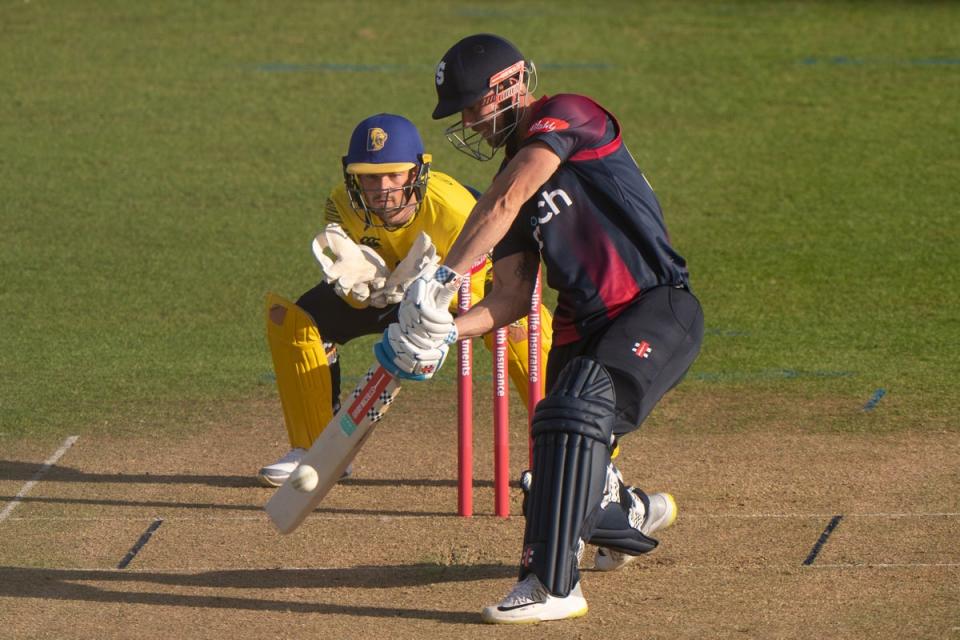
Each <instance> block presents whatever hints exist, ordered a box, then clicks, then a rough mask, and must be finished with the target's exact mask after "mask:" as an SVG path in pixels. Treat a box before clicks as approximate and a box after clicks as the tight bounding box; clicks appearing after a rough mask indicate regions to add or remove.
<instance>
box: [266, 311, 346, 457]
mask: <svg viewBox="0 0 960 640" xmlns="http://www.w3.org/2000/svg"><path fill="white" fill-rule="evenodd" d="M266 308H267V342H268V343H269V345H270V355H271V357H272V358H273V370H274V372H275V374H276V377H277V391H278V392H279V394H280V405H281V406H282V407H283V419H284V421H285V422H286V425H287V435H288V436H289V438H290V446H291V447H297V448H301V449H309V448H310V446H311V445H312V444H313V442H314V441H315V440H316V439H317V438H318V437H319V436H320V433H321V432H322V431H323V429H324V428H325V427H326V426H327V423H329V422H330V420H331V419H332V418H333V398H332V397H331V395H332V393H333V389H332V384H331V381H330V365H329V363H328V362H327V354H326V352H325V351H324V348H323V342H322V340H321V338H320V331H319V330H318V329H317V325H316V324H315V323H314V321H313V318H312V317H310V315H309V314H308V313H307V312H306V311H304V310H303V309H301V308H300V307H298V306H297V305H296V304H295V303H293V302H291V301H290V300H287V299H286V298H284V297H282V296H279V295H277V294H275V293H268V294H267V301H266Z"/></svg>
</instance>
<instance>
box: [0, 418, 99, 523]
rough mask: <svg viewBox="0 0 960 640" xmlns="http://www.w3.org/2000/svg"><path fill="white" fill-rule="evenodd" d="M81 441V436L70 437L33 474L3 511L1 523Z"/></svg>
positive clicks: (0, 517) (0, 514)
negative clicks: (77, 442)
mask: <svg viewBox="0 0 960 640" xmlns="http://www.w3.org/2000/svg"><path fill="white" fill-rule="evenodd" d="M79 439H80V436H70V437H69V438H67V439H66V440H64V441H63V444H62V445H60V448H59V449H57V450H56V451H54V452H53V455H52V456H50V457H49V458H47V459H46V460H45V461H44V463H43V466H42V467H40V468H39V469H38V470H37V472H36V473H35V474H33V477H32V478H31V479H30V481H29V482H27V483H26V484H25V485H23V487H21V488H20V491H18V492H17V495H15V496H13V500H11V501H10V504H8V505H7V506H6V507H4V508H3V511H0V522H3V521H4V520H6V519H7V516H9V515H10V514H11V513H12V512H13V510H14V509H16V508H17V505H19V504H20V502H22V501H23V498H24V496H26V495H27V494H28V493H30V490H31V489H33V487H34V486H35V485H36V484H37V483H38V482H40V478H42V477H43V476H45V475H46V474H47V472H48V471H50V468H51V467H52V466H53V465H55V464H57V460H59V459H60V458H61V457H63V454H65V453H66V452H67V450H68V449H69V448H70V447H72V446H73V445H74V443H75V442H76V441H77V440H79Z"/></svg>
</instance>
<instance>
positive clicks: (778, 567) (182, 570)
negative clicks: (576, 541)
mask: <svg viewBox="0 0 960 640" xmlns="http://www.w3.org/2000/svg"><path fill="white" fill-rule="evenodd" d="M437 566H443V567H445V568H447V569H451V570H456V569H469V568H470V567H471V566H473V565H469V564H463V565H458V564H451V565H437ZM504 566H507V565H504ZM5 568H6V569H11V568H18V567H5ZM22 568H23V569H27V570H30V571H37V572H43V571H64V572H77V573H81V572H82V573H104V574H107V573H109V574H112V573H118V574H123V575H125V576H130V579H131V580H133V579H135V578H134V576H136V575H137V574H138V573H139V574H186V575H195V574H198V573H216V572H231V571H236V572H240V571H244V572H248V571H263V572H264V573H306V572H322V571H344V570H349V569H353V568H354V567H350V566H321V565H317V566H314V567H298V566H290V567H277V566H275V565H271V566H259V567H258V566H254V565H241V566H234V565H223V566H194V567H157V568H139V569H135V570H129V571H122V570H118V569H114V568H107V567H22ZM732 568H735V569H737V570H747V571H771V570H772V571H784V570H796V571H797V574H801V573H803V572H805V571H808V570H811V569H831V570H835V569H960V563H958V562H917V563H875V562H863V563H848V564H812V565H809V566H800V565H795V564H783V563H780V564H749V565H740V564H736V565H735V564H687V565H685V564H682V563H677V564H672V565H669V566H666V565H656V566H650V567H647V568H646V569H645V570H647V571H674V570H677V571H730V569H732ZM588 571H589V570H588ZM590 573H593V571H590Z"/></svg>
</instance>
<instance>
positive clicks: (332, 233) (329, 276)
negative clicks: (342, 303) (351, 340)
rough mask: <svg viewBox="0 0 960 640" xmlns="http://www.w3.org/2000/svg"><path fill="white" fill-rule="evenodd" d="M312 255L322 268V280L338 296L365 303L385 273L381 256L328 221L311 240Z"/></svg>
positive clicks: (380, 285)
mask: <svg viewBox="0 0 960 640" xmlns="http://www.w3.org/2000/svg"><path fill="white" fill-rule="evenodd" d="M313 255H314V257H315V258H316V259H317V262H319V263H320V268H321V269H323V278H324V281H325V282H326V283H327V284H329V285H332V286H333V288H334V290H335V291H336V292H337V295H339V296H340V297H341V298H345V297H347V296H350V297H352V298H354V299H355V300H357V301H358V302H365V301H366V300H367V299H368V298H369V297H370V293H371V291H372V290H376V289H379V288H382V287H383V285H384V283H385V282H386V280H387V276H388V275H389V271H388V269H387V265H386V263H385V262H384V261H383V258H381V257H380V256H379V255H378V254H377V252H376V251H374V250H373V249H371V248H370V247H367V246H363V245H358V244H356V243H355V242H354V241H353V240H352V239H351V238H350V237H349V236H348V235H347V233H346V232H345V231H344V230H343V228H342V227H341V226H340V225H338V224H328V225H327V226H326V227H325V228H324V230H323V231H322V232H321V233H319V234H318V235H317V237H316V238H314V239H313Z"/></svg>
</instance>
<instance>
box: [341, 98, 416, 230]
mask: <svg viewBox="0 0 960 640" xmlns="http://www.w3.org/2000/svg"><path fill="white" fill-rule="evenodd" d="M430 161H431V157H430V154H428V153H424V150H423V141H422V140H421V139H420V133H419V132H418V131H417V128H416V126H414V124H413V123H412V122H410V121H409V120H407V119H406V118H404V117H403V116H398V115H394V114H390V113H380V114H377V115H375V116H370V117H369V118H366V119H364V120H363V121H361V122H360V124H358V125H357V126H356V128H354V130H353V133H352V134H351V136H350V146H349V148H348V149H347V155H345V156H343V158H342V162H343V183H344V186H345V187H346V189H347V197H348V198H349V200H350V207H351V208H352V209H353V212H354V213H356V214H357V215H358V216H359V217H360V219H361V220H363V223H364V224H365V225H366V226H367V227H383V228H388V229H389V228H399V227H402V226H405V225H406V224H408V223H409V221H410V220H412V219H413V216H415V215H416V214H417V213H418V212H419V211H420V205H421V204H422V203H423V199H424V197H425V196H426V195H427V180H428V179H429V177H430ZM386 174H403V175H405V176H406V179H405V180H404V181H403V184H402V186H387V188H384V189H368V190H366V191H365V190H364V188H363V180H362V176H365V175H367V176H374V175H380V176H382V175H386ZM397 182H398V181H396V180H390V183H391V185H396V184H397ZM381 186H384V185H383V184H382V183H381ZM390 201H394V202H396V203H397V204H390V205H389V206H388V205H387V204H386V203H388V202H390ZM408 207H414V209H413V215H411V216H410V220H406V221H404V222H402V223H400V224H393V223H390V222H389V221H388V220H389V219H390V218H393V217H394V216H396V215H397V214H398V213H400V212H401V211H403V210H404V209H407V208H408Z"/></svg>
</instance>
